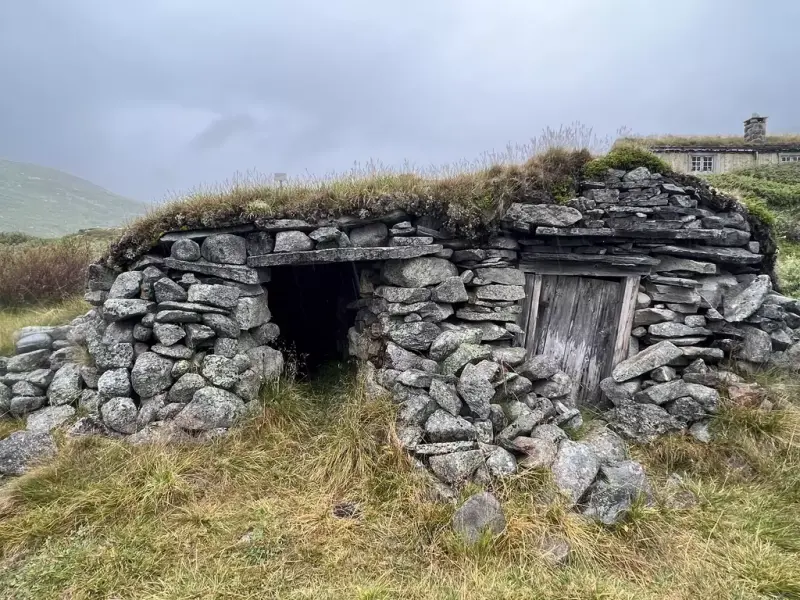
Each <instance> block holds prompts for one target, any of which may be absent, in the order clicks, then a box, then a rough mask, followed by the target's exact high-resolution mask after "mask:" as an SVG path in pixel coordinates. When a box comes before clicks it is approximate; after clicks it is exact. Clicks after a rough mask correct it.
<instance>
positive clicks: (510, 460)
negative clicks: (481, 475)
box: [483, 445, 517, 477]
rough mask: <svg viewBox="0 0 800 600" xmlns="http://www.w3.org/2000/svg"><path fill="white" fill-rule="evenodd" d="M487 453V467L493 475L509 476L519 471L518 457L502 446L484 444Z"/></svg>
mask: <svg viewBox="0 0 800 600" xmlns="http://www.w3.org/2000/svg"><path fill="white" fill-rule="evenodd" d="M483 451H484V452H485V453H486V468H487V469H488V470H489V475H491V476H492V477H508V476H509V475H513V474H514V473H516V472H517V459H516V458H514V455H513V454H511V452H509V451H508V450H506V449H505V448H501V447H500V446H492V445H487V446H483Z"/></svg>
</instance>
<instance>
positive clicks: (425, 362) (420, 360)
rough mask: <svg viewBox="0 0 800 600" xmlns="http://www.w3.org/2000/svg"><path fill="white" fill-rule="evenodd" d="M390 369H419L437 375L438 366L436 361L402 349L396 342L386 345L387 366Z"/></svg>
mask: <svg viewBox="0 0 800 600" xmlns="http://www.w3.org/2000/svg"><path fill="white" fill-rule="evenodd" d="M385 366H386V367H387V368H389V369H396V370H398V371H407V370H409V369H419V370H421V371H427V372H429V373H435V372H436V370H437V368H438V365H437V364H436V361H433V360H430V359H427V358H424V357H422V356H419V355H418V354H414V353H413V352H409V351H408V350H406V349H404V348H401V347H400V346H398V345H397V344H395V343H394V342H387V344H386V365H385Z"/></svg>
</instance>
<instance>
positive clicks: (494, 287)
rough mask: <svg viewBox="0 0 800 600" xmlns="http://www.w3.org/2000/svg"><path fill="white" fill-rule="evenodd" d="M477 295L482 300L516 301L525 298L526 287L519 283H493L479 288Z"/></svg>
mask: <svg viewBox="0 0 800 600" xmlns="http://www.w3.org/2000/svg"><path fill="white" fill-rule="evenodd" d="M476 296H477V297H478V298H479V299H480V300H499V301H503V302H516V301H517V300H522V299H523V298H525V288H524V287H522V286H519V285H502V284H496V283H491V284H488V285H482V286H480V287H478V288H477V292H476Z"/></svg>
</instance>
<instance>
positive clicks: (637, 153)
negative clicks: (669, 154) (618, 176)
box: [583, 143, 672, 179]
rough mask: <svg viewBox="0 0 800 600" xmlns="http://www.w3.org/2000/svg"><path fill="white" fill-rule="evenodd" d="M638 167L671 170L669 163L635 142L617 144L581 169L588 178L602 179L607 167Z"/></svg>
mask: <svg viewBox="0 0 800 600" xmlns="http://www.w3.org/2000/svg"><path fill="white" fill-rule="evenodd" d="M638 167H646V168H647V169H648V170H649V171H650V172H651V173H661V174H662V175H666V174H669V173H671V172H672V170H671V169H670V168H669V165H668V164H667V163H665V162H664V161H663V160H661V159H660V158H658V157H657V156H656V155H655V154H653V153H652V152H650V151H648V150H647V149H645V148H643V147H642V146H640V145H637V144H630V143H625V144H617V145H616V146H614V148H613V149H612V150H611V151H610V152H609V153H608V154H606V155H605V156H601V157H600V158H595V159H594V160H592V161H590V162H589V163H588V164H587V165H586V166H585V167H584V169H583V173H584V175H585V176H586V177H588V178H590V179H604V178H605V175H606V171H607V170H608V169H620V170H623V171H631V170H633V169H636V168H638Z"/></svg>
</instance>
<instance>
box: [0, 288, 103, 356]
mask: <svg viewBox="0 0 800 600" xmlns="http://www.w3.org/2000/svg"><path fill="white" fill-rule="evenodd" d="M89 308H91V307H90V306H89V305H88V304H87V303H86V302H84V300H83V298H81V297H72V298H68V299H66V300H64V301H62V302H56V303H54V304H50V305H47V306H38V305H36V304H34V305H33V306H29V307H27V308H3V309H0V356H3V355H6V354H11V353H12V352H13V351H14V340H13V337H12V336H13V334H14V332H15V331H16V330H17V329H20V328H22V327H26V326H28V325H63V324H64V323H68V322H69V321H70V320H72V319H74V318H75V317H77V316H78V315H82V314H84V313H85V312H86V311H88V310H89Z"/></svg>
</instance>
